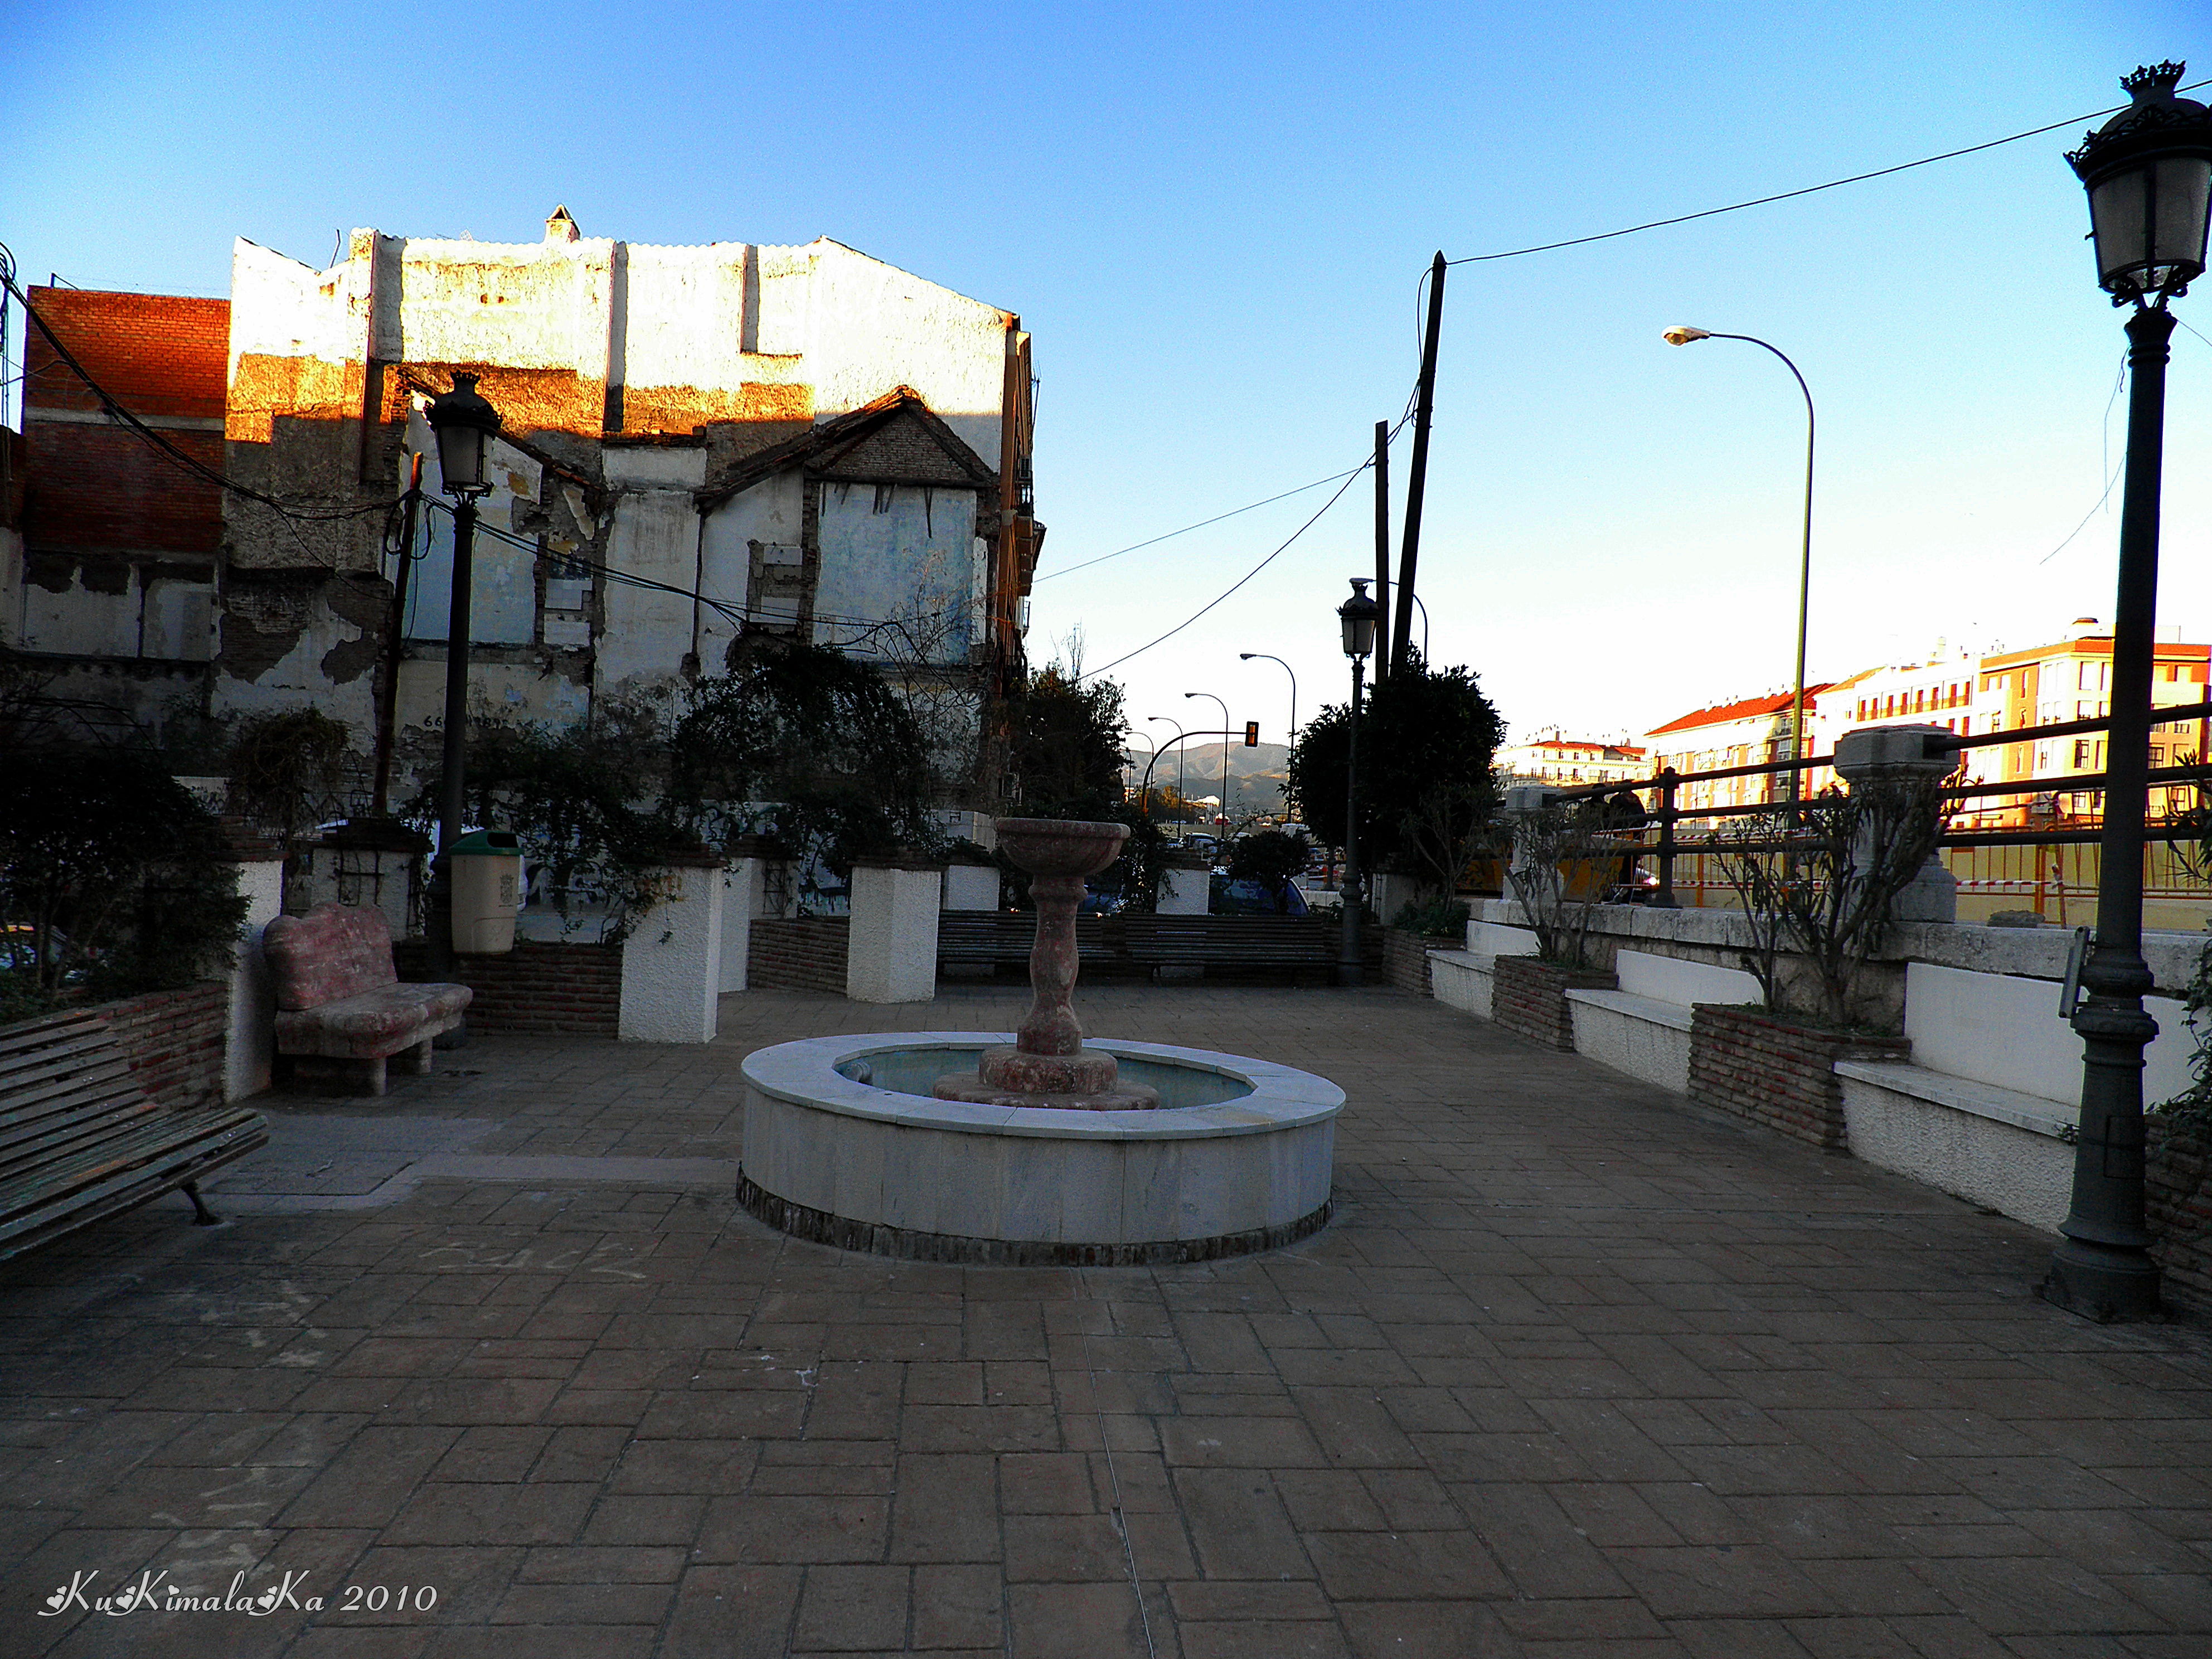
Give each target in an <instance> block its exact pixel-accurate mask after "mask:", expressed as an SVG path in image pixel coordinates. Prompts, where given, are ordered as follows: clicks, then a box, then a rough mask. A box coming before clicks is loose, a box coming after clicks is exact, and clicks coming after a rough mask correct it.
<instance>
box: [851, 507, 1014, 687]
mask: <svg viewBox="0 0 2212 1659" xmlns="http://www.w3.org/2000/svg"><path fill="white" fill-rule="evenodd" d="M879 501H880V502H881V503H882V504H883V509H884V510H882V511H880V512H879V511H878V510H877V509H878V502H879ZM819 535H820V538H821V548H822V570H821V575H820V577H819V578H818V580H817V586H816V590H815V601H814V609H815V612H816V614H817V616H818V617H823V618H825V619H829V618H836V617H897V618H899V619H900V620H902V621H904V622H907V623H908V626H909V630H910V631H911V632H912V634H913V636H914V640H913V646H911V647H907V648H908V649H913V648H915V647H919V648H920V650H921V655H922V659H923V660H926V661H928V662H934V663H965V662H966V661H967V660H968V649H969V646H970V645H972V644H974V643H975V641H976V638H977V634H976V624H977V623H978V621H979V620H980V619H979V617H977V615H976V612H975V606H974V604H973V599H974V596H975V491H974V490H973V489H928V488H926V487H921V486H917V485H912V484H884V485H880V486H878V485H870V484H864V483H863V484H844V483H825V484H823V486H822V510H821V528H820V531H819ZM814 637H815V639H816V640H817V641H819V642H821V643H823V644H825V645H842V644H845V643H847V642H848V641H851V642H852V643H853V648H854V651H855V653H856V654H860V655H872V656H883V655H885V654H903V653H893V652H891V651H890V648H889V647H888V646H887V642H885V641H881V640H871V639H869V638H868V637H867V636H866V635H865V634H864V633H863V632H862V631H861V630H860V629H856V628H854V627H853V626H851V625H849V624H842V623H837V622H836V621H834V620H825V621H823V623H819V624H817V627H816V628H815V630H814Z"/></svg>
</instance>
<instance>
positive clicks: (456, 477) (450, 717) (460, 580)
mask: <svg viewBox="0 0 2212 1659" xmlns="http://www.w3.org/2000/svg"><path fill="white" fill-rule="evenodd" d="M426 418H427V419H428V421H429V422H430V430H431V431H432V432H433V433H435V434H436V435H437V439H438V471H439V474H440V477H441V478H442V480H443V482H444V483H445V489H446V493H447V495H451V496H452V497H453V600H452V603H451V605H450V606H449V607H448V610H447V622H446V732H445V757H444V763H443V780H442V782H443V787H442V788H441V792H440V794H439V798H438V857H437V861H436V863H435V865H434V866H432V869H431V874H430V961H431V963H432V967H433V970H434V971H435V972H438V973H441V974H442V973H447V972H450V971H451V969H452V965H453V863H452V852H453V842H455V840H457V839H458V838H459V836H460V833H461V817H462V813H463V811H464V808H463V805H462V799H463V786H464V775H463V774H464V768H465V763H466V749H465V737H466V735H467V730H468V717H469V595H470V592H471V586H472V585H473V571H472V568H471V567H472V563H473V558H474V554H475V550H476V531H477V497H478V496H479V495H483V494H484V493H485V492H486V491H487V490H489V489H490V488H491V482H490V480H489V477H487V465H486V463H487V462H488V460H489V456H490V451H491V441H492V438H493V436H494V435H495V434H496V433H497V432H498V431H499V411H498V410H495V409H494V408H493V407H492V406H491V405H490V404H488V403H486V402H485V401H484V400H483V398H480V397H479V396H477V377H476V376H475V375H473V374H456V375H454V376H453V390H452V391H451V392H443V393H441V394H440V395H439V396H438V397H437V398H434V399H433V400H432V401H431V404H430V410H429V414H428V416H427V417H426Z"/></svg>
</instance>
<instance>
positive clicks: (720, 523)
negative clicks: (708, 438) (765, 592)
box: [699, 472, 806, 674]
mask: <svg viewBox="0 0 2212 1659" xmlns="http://www.w3.org/2000/svg"><path fill="white" fill-rule="evenodd" d="M805 514H806V489H805V483H804V481H803V480H802V479H801V478H800V477H799V474H798V473H797V472H779V473H777V474H775V476H774V477H768V478H763V479H762V480H761V481H760V483H757V484H755V485H754V486H753V487H752V488H751V489H747V490H744V491H742V492H741V493H739V494H738V495H732V496H731V497H730V499H729V500H728V501H725V502H723V503H722V504H721V506H720V507H716V508H715V509H714V511H713V512H712V513H708V515H707V519H706V522H705V524H704V525H703V526H702V527H701V535H702V560H701V562H702V566H703V568H704V573H705V578H706V579H705V580H703V581H702V582H701V583H700V585H699V591H700V592H702V593H704V594H706V595H707V596H708V598H710V599H720V601H721V602H722V603H723V604H725V605H729V606H731V607H732V609H734V610H738V611H743V610H744V606H745V600H746V595H747V593H748V592H749V590H750V584H751V580H752V544H753V543H755V542H761V543H764V544H770V545H777V546H784V547H797V546H799V545H800V544H801V538H802V537H803V535H804V533H805ZM737 632H738V629H737V624H736V623H733V622H732V621H731V619H730V618H729V617H728V616H726V614H724V613H723V612H721V611H716V610H714V609H713V608H712V607H711V606H707V605H702V606H701V607H700V611H699V664H700V667H701V669H702V671H704V672H707V673H710V674H711V673H716V672H719V671H720V670H721V668H722V665H723V664H724V662H725V660H726V658H727V656H728V654H729V649H730V641H732V640H733V639H735V638H736V637H737Z"/></svg>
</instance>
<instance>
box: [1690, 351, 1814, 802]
mask: <svg viewBox="0 0 2212 1659" xmlns="http://www.w3.org/2000/svg"><path fill="white" fill-rule="evenodd" d="M1659 337H1660V338H1661V339H1662V340H1664V341H1666V343H1668V345H1674V346H1679V345H1690V344H1692V343H1695V342H1697V341H1699V340H1741V341H1742V342H1743V343H1745V344H1746V345H1755V346H1758V347H1759V348H1760V349H1763V350H1766V351H1771V352H1772V353H1773V354H1774V355H1775V356H1778V357H1779V358H1781V359H1782V366H1783V367H1784V368H1786V369H1788V370H1789V371H1790V378H1791V379H1792V380H1796V382H1797V390H1798V391H1800V392H1803V393H1804V394H1805V536H1804V548H1803V551H1802V555H1801V556H1800V557H1799V560H1798V566H1797V678H1796V691H1795V692H1794V693H1793V694H1792V696H1791V697H1790V759H1791V760H1792V761H1793V762H1796V761H1802V760H1803V759H1804V758H1805V617H1806V609H1807V605H1808V601H1809V600H1810V599H1811V598H1812V593H1813V428H1814V417H1813V389H1812V388H1811V387H1810V386H1807V385H1806V384H1805V377H1804V376H1803V375H1802V374H1799V373H1798V372H1797V365H1796V364H1795V363H1793V362H1790V358H1789V355H1788V354H1787V353H1785V352H1784V350H1783V349H1782V348H1781V347H1779V346H1776V345H1770V344H1768V343H1767V342H1766V341H1765V340H1762V339H1760V338H1759V337H1758V336H1757V335H1755V334H1723V333H1720V332H1718V331H1714V330H1711V329H1703V328H1691V327H1689V326H1688V325H1686V324H1680V323H1677V324H1676V325H1674V327H1672V328H1669V329H1665V330H1662V331H1661V333H1660V336H1659ZM1802 775H1803V768H1802V767H1800V766H1796V765H1793V766H1791V767H1790V805H1791V806H1792V807H1795V806H1796V805H1797V799H1798V796H1799V794H1800V793H1801V791H1802V782H1801V779H1802ZM1769 799H1771V797H1770V798H1769Z"/></svg>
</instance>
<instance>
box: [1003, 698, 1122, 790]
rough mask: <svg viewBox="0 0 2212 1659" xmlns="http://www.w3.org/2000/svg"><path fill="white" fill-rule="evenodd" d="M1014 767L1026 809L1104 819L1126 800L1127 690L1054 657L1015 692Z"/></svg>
mask: <svg viewBox="0 0 2212 1659" xmlns="http://www.w3.org/2000/svg"><path fill="white" fill-rule="evenodd" d="M1013 704H1014V707H1013V711H1012V713H1013V732H1014V739H1013V769H1014V776H1015V778H1016V780H1017V781H1018V784H1019V787H1020V790H1021V810H1022V812H1023V814H1024V816H1025V817H1038V818H1103V817H1109V816H1110V815H1111V814H1112V812H1113V811H1114V809H1115V808H1116V807H1118V806H1119V805H1121V793H1122V791H1121V745H1122V744H1124V743H1126V742H1127V741H1128V737H1129V722H1128V717H1127V714H1124V713H1123V712H1122V707H1121V687H1120V686H1119V685H1118V684H1115V682H1114V681H1112V680H1107V679H1091V680H1085V679H1084V678H1081V671H1080V669H1079V666H1078V665H1075V664H1073V663H1071V664H1068V665H1062V664H1060V663H1058V662H1054V663H1052V664H1050V665H1048V666H1047V667H1046V668H1045V669H1044V670H1042V671H1041V672H1039V673H1036V674H1032V675H1031V676H1030V678H1029V681H1028V683H1027V684H1025V685H1024V686H1023V687H1022V689H1021V690H1019V691H1018V692H1016V693H1015V694H1014V697H1013Z"/></svg>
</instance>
